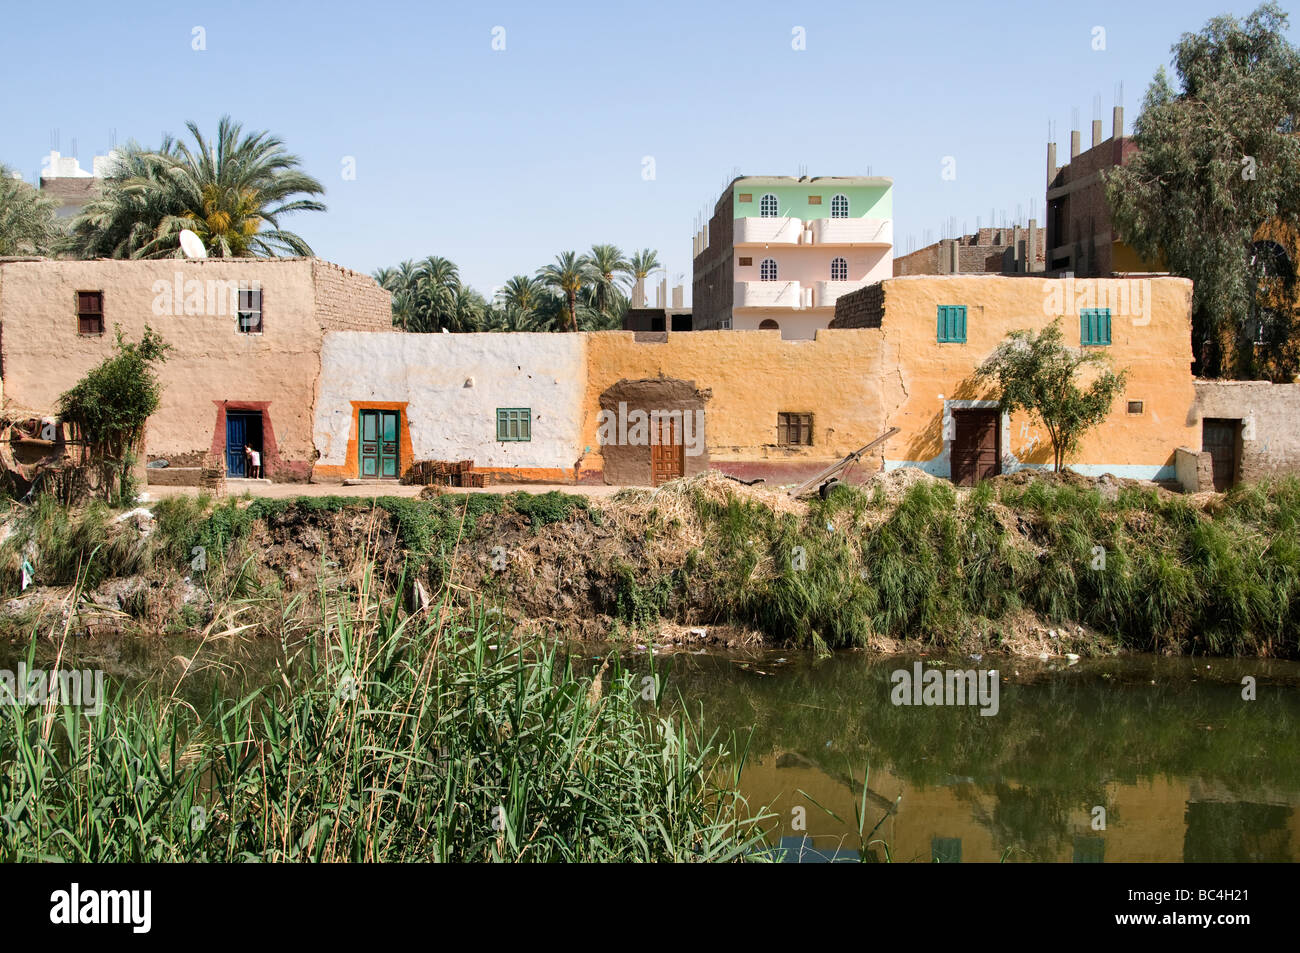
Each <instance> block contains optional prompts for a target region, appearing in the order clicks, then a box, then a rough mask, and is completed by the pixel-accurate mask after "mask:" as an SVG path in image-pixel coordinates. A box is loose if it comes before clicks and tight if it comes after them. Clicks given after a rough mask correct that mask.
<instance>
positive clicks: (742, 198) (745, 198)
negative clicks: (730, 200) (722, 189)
mask: <svg viewBox="0 0 1300 953" xmlns="http://www.w3.org/2000/svg"><path fill="white" fill-rule="evenodd" d="M736 201H737V202H752V201H754V193H753V192H741V193H740V194H739V195H738V196H736Z"/></svg>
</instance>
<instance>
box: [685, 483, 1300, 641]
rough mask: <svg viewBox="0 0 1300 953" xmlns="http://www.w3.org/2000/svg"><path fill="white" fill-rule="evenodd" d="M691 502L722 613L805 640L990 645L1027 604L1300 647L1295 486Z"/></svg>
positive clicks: (917, 488) (1175, 633) (941, 491)
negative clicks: (793, 505) (800, 506)
mask: <svg viewBox="0 0 1300 953" xmlns="http://www.w3.org/2000/svg"><path fill="white" fill-rule="evenodd" d="M1111 489H1115V488H1114V487H1112V488H1111ZM696 505H697V508H698V510H699V515H700V520H701V522H702V523H704V524H705V525H706V526H711V527H714V532H713V533H712V534H711V537H710V540H709V542H710V543H711V544H712V546H713V548H714V549H715V550H716V552H717V556H716V558H715V559H714V560H713V565H714V567H715V570H716V572H717V577H715V578H713V579H711V580H709V581H708V582H707V588H708V591H709V592H711V593H715V594H717V600H716V601H717V610H718V611H719V612H720V613H724V614H729V615H734V616H739V617H742V618H747V619H750V620H752V621H753V622H754V624H756V625H758V626H759V627H760V628H762V629H763V630H764V631H768V632H773V631H775V632H784V633H788V634H790V635H791V636H793V637H794V638H795V639H796V640H798V641H803V642H808V643H811V644H825V645H828V646H831V647H835V646H844V645H865V644H867V643H868V641H869V640H870V638H871V636H872V635H873V634H882V635H886V636H890V637H894V638H905V637H907V636H909V635H911V636H917V635H919V636H920V637H921V638H923V639H925V640H927V641H930V642H932V643H936V644H940V645H942V644H954V643H958V642H960V641H961V638H962V637H963V636H970V635H974V636H976V637H978V638H980V639H981V640H982V641H986V642H989V643H991V644H992V646H993V647H996V646H997V642H998V640H999V639H1000V638H1001V637H1002V635H1003V633H1004V631H1005V628H1004V625H1003V624H1002V623H1003V622H1004V620H1007V619H1009V618H1012V617H1013V616H1014V615H1015V614H1016V613H1018V612H1021V611H1023V610H1028V611H1031V612H1033V613H1035V614H1036V615H1037V616H1038V617H1039V618H1041V619H1042V620H1043V621H1044V622H1045V623H1047V624H1056V625H1060V626H1062V627H1065V626H1067V625H1069V626H1073V625H1076V624H1082V625H1085V626H1088V627H1090V628H1092V629H1094V630H1096V631H1098V632H1103V633H1107V634H1109V635H1111V636H1113V637H1115V638H1116V639H1117V640H1118V642H1119V643H1120V644H1122V645H1123V646H1125V647H1128V648H1134V649H1142V650H1160V649H1166V648H1173V649H1176V650H1180V651H1191V652H1208V653H1211V654H1232V653H1236V654H1269V655H1275V654H1281V655H1292V656H1293V655H1296V654H1300V642H1298V638H1300V532H1297V530H1298V529H1300V525H1298V524H1300V481H1297V480H1295V479H1288V480H1284V481H1281V482H1278V483H1276V484H1273V485H1256V486H1251V487H1243V488H1240V489H1237V490H1234V491H1232V492H1231V493H1229V494H1227V495H1226V496H1224V497H1223V498H1222V499H1220V500H1218V501H1217V502H1216V503H1215V504H1214V505H1213V508H1212V510H1211V511H1208V512H1207V511H1205V510H1201V509H1198V508H1196V507H1195V506H1194V505H1193V504H1192V503H1191V502H1190V501H1189V500H1188V498H1186V497H1181V496H1177V495H1173V494H1168V493H1162V492H1158V491H1157V490H1155V489H1138V488H1131V487H1121V488H1118V489H1117V491H1116V492H1114V493H1113V494H1112V495H1110V496H1107V495H1103V492H1102V490H1101V489H1100V488H1098V487H1090V488H1084V487H1079V486H1075V485H1072V484H1071V483H1069V482H1064V481H1056V480H1051V479H1036V480H1031V481H1027V482H1023V483H1016V482H1012V481H1001V482H999V483H997V484H995V483H985V484H982V485H980V486H979V487H977V488H975V489H974V490H971V491H960V490H957V489H955V488H953V487H952V486H951V485H949V484H947V483H943V482H939V481H923V482H919V483H917V484H916V485H914V486H911V487H910V488H908V489H907V490H906V491H905V492H904V493H903V494H902V495H901V498H900V499H898V500H896V501H890V500H888V499H886V497H885V494H884V493H883V492H882V491H881V489H880V488H879V487H877V488H876V489H875V490H874V491H873V490H871V489H859V488H855V487H838V488H836V490H835V491H834V492H833V493H831V494H830V496H829V498H828V499H827V500H824V501H823V500H815V501H813V502H812V503H811V504H810V505H809V510H808V514H807V516H806V517H803V518H799V517H796V516H794V515H791V514H784V515H779V514H776V513H774V512H773V511H772V510H770V509H768V508H766V507H763V506H762V505H760V504H758V503H756V502H752V501H750V502H747V501H743V500H740V499H735V498H733V499H731V500H728V501H726V502H725V503H719V502H717V501H716V500H710V499H707V498H704V497H701V496H697V498H696ZM708 562H709V561H708V560H701V563H702V564H707V563H708Z"/></svg>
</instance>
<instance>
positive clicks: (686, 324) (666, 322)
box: [623, 308, 693, 331]
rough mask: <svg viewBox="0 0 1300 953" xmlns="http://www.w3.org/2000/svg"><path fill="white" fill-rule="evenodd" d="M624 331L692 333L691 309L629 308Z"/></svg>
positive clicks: (624, 317) (624, 321) (625, 317)
mask: <svg viewBox="0 0 1300 953" xmlns="http://www.w3.org/2000/svg"><path fill="white" fill-rule="evenodd" d="M623 330H624V331H690V330H693V327H692V325H691V309H690V308H628V309H627V314H626V315H624V316H623Z"/></svg>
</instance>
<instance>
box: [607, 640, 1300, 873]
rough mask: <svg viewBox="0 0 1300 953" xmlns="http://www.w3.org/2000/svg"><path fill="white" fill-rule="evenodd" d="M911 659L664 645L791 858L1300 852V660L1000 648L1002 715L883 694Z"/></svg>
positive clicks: (1102, 857)
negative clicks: (737, 653)
mask: <svg viewBox="0 0 1300 953" xmlns="http://www.w3.org/2000/svg"><path fill="white" fill-rule="evenodd" d="M914 661H915V659H914V658H891V659H871V658H868V657H867V656H865V655H864V654H861V653H842V654H838V655H836V656H834V657H832V658H829V659H825V660H821V661H814V660H811V659H807V658H798V657H792V658H790V659H788V660H785V661H784V662H780V663H778V662H777V659H776V657H775V656H760V657H755V658H754V659H752V660H749V661H740V660H735V659H722V658H715V657H706V656H689V655H678V656H674V657H673V658H672V659H671V661H670V663H669V665H670V670H669V674H668V676H667V685H668V686H669V692H670V694H671V695H672V696H673V697H674V698H675V699H677V700H678V702H677V703H678V704H686V705H688V706H689V707H690V708H691V710H692V711H699V712H702V714H703V715H704V716H705V717H706V719H707V720H708V724H710V725H714V726H721V727H725V728H727V729H729V730H730V729H735V730H739V731H742V732H747V731H751V730H752V740H751V742H750V752H751V758H750V762H749V765H748V767H747V768H746V770H745V772H744V775H743V778H742V780H743V784H744V787H745V791H746V794H747V795H748V796H749V798H750V799H751V802H752V803H753V804H755V805H760V804H766V805H769V806H770V807H771V809H772V810H773V811H775V812H776V814H777V816H778V818H779V820H780V823H779V825H778V827H777V829H776V830H775V831H774V833H773V837H772V843H773V845H774V846H778V847H779V848H781V849H782V851H783V853H784V859H787V860H796V859H801V860H803V861H804V862H808V861H813V862H825V861H830V860H845V859H857V858H858V856H859V855H860V853H861V854H862V855H863V859H866V860H883V859H886V858H887V857H888V858H891V859H893V860H895V861H924V862H929V861H940V862H949V863H953V862H980V861H999V860H1004V859H1005V860H1007V861H1057V862H1074V863H1103V862H1105V863H1110V862H1126V861H1178V860H1187V861H1287V860H1295V859H1297V857H1300V816H1298V815H1297V812H1296V810H1295V808H1296V805H1297V803H1298V802H1300V757H1297V756H1298V755H1300V738H1298V737H1297V732H1296V728H1297V724H1298V723H1300V666H1298V665H1296V664H1294V663H1282V662H1269V661H1258V660H1243V661H1238V660H1211V661H1210V662H1208V663H1206V662H1205V661H1204V660H1188V659H1163V658H1157V657H1138V658H1131V659H1122V660H1118V659H1116V660H1104V661H1095V662H1081V663H1079V664H1078V665H1073V666H1068V667H1067V666H1057V667H1052V668H1049V667H1048V666H1044V665H1041V664H1039V663H1037V662H1033V663H1030V662H1025V661H1023V660H1001V661H999V662H998V663H996V664H997V665H998V668H999V670H1000V675H1001V682H1002V688H1001V706H1000V710H999V713H998V714H997V715H996V716H993V717H981V716H980V715H979V714H978V711H977V709H976V708H974V707H970V706H967V707H905V706H895V705H894V704H892V703H891V701H890V689H891V684H890V681H889V677H890V673H891V672H893V671H895V670H897V669H899V668H904V667H910V666H911V665H912V664H913V662H914ZM633 664H645V663H644V662H640V663H635V662H634V663H633ZM659 664H663V663H662V662H661V663H659ZM932 664H934V662H933V661H932V660H926V665H927V667H929V666H931V665H932ZM955 664H959V665H968V664H970V663H969V662H957V663H955ZM1244 675H1250V676H1252V677H1254V678H1255V679H1256V681H1257V700H1254V701H1246V700H1244V699H1243V698H1242V684H1241V678H1242V676H1244ZM868 765H870V775H869V779H868V783H867V789H866V798H865V804H866V815H867V818H868V820H867V823H866V824H865V830H867V831H869V830H870V829H871V828H873V827H874V826H875V825H876V824H877V821H880V822H881V823H880V826H879V828H878V830H877V831H876V833H875V835H874V838H873V839H874V840H877V841H879V843H875V844H870V845H864V844H861V843H860V838H859V835H858V826H857V823H856V821H855V808H856V807H858V806H860V805H861V804H862V803H863V797H862V795H863V785H862V782H863V776H864V772H865V770H866V768H867V766H868ZM900 796H901V800H898V799H899V798H900ZM896 801H897V807H896V808H895V807H894V804H895V802H896ZM800 808H802V809H803V810H799V809H800ZM1103 812H1104V813H1103ZM882 819H883V820H882ZM1103 825H1104V826H1103Z"/></svg>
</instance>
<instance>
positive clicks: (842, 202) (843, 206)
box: [831, 194, 849, 218]
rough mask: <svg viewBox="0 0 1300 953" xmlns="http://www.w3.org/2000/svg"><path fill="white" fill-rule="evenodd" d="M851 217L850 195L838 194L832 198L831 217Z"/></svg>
mask: <svg viewBox="0 0 1300 953" xmlns="http://www.w3.org/2000/svg"><path fill="white" fill-rule="evenodd" d="M848 217H849V197H848V196H847V195H842V194H841V195H836V196H835V197H834V198H832V199H831V218H848Z"/></svg>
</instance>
